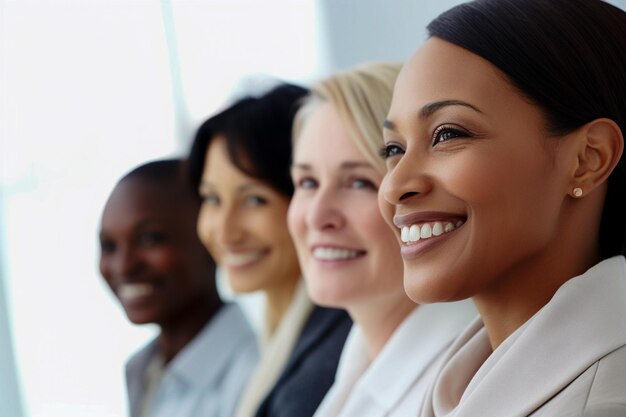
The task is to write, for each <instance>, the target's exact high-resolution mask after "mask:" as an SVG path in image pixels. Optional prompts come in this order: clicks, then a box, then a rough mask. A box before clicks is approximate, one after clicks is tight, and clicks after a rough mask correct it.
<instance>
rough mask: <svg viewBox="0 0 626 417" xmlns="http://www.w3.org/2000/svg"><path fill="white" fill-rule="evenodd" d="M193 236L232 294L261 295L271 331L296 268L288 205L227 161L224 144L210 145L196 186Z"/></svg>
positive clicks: (286, 299)
mask: <svg viewBox="0 0 626 417" xmlns="http://www.w3.org/2000/svg"><path fill="white" fill-rule="evenodd" d="M199 192H200V195H201V196H202V198H203V204H202V207H201V209H200V215H199V217H198V225H197V228H198V235H199V236H200V239H201V240H202V242H203V243H204V245H205V246H206V248H207V249H208V250H209V252H210V253H211V255H212V256H213V258H214V259H215V260H216V262H217V263H218V265H220V266H221V267H222V268H224V269H225V270H226V272H227V274H228V279H229V282H230V285H231V287H232V288H233V290H234V291H235V292H238V293H247V292H252V291H257V290H262V291H264V292H265V293H266V295H267V299H268V309H269V310H268V319H269V323H270V328H274V327H275V325H276V324H277V322H278V321H279V320H280V317H282V314H283V313H284V311H285V310H286V309H287V307H288V306H289V303H290V302H291V298H292V295H293V292H294V289H295V286H296V284H297V283H298V280H299V277H300V268H299V266H298V260H297V256H296V252H295V248H294V246H293V242H292V240H291V237H290V236H289V232H288V230H287V208H288V206H289V199H288V198H287V197H286V196H284V195H283V194H281V193H279V192H278V191H276V190H275V189H273V188H272V187H270V186H269V185H268V184H267V183H265V182H263V181H261V180H258V179H256V178H253V177H250V176H248V175H246V174H245V173H243V172H242V171H241V170H239V169H238V168H237V167H236V166H235V165H234V164H233V163H232V162H231V161H230V158H229V156H228V152H227V149H226V142H225V140H224V138H221V137H216V138H215V139H214V140H212V142H211V145H210V146H209V148H208V150H207V154H206V163H205V169H204V172H203V175H202V181H201V185H200V190H199Z"/></svg>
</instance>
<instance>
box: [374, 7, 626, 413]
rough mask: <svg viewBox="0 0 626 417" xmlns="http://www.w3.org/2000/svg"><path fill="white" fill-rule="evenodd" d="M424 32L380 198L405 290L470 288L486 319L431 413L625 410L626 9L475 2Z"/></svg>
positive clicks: (455, 356) (434, 397) (403, 91)
mask: <svg viewBox="0 0 626 417" xmlns="http://www.w3.org/2000/svg"><path fill="white" fill-rule="evenodd" d="M428 29H429V33H430V38H429V39H428V40H427V41H426V42H425V43H424V45H423V46H422V47H421V48H420V49H419V50H418V51H417V53H416V54H415V55H414V56H413V57H412V58H411V59H410V60H409V61H408V62H407V64H406V65H405V66H404V68H403V70H402V71H401V73H400V75H399V77H398V81H397V83H396V87H395V91H394V96H393V100H392V105H391V109H390V111H389V115H388V119H387V121H386V122H385V125H384V136H385V147H384V149H383V152H382V153H383V154H384V158H385V159H386V163H387V171H388V172H387V174H386V177H385V179H384V181H383V184H382V186H381V190H380V194H379V199H380V201H381V203H383V204H381V208H382V210H383V211H384V216H385V217H386V220H387V222H388V223H389V225H390V226H391V227H392V228H393V229H394V230H395V231H396V233H397V237H398V239H399V240H400V241H401V244H402V246H401V254H402V257H403V259H404V267H405V272H404V279H405V288H406V291H407V293H408V294H409V296H410V297H411V298H412V299H413V300H415V301H417V302H419V303H433V302H442V301H454V300H461V299H465V298H470V297H471V298H472V299H473V301H474V303H475V304H476V306H477V308H478V310H479V312H480V315H481V318H480V319H479V320H477V321H476V322H474V323H473V324H472V325H471V326H470V327H469V328H468V329H466V331H465V332H464V333H463V334H462V335H461V336H460V338H459V339H457V341H456V342H455V343H454V344H453V346H452V348H451V349H450V350H449V351H448V353H447V354H446V356H445V357H444V358H443V359H442V368H441V369H440V371H439V373H438V375H437V377H436V380H435V381H434V383H433V384H432V386H431V387H430V390H429V392H428V394H427V396H426V398H425V404H424V407H423V409H422V410H421V414H420V415H422V416H437V417H440V416H455V417H465V416H467V417H470V416H471V417H477V416H480V417H496V416H498V417H501V416H527V415H533V416H535V417H536V416H583V415H584V416H624V415H626V388H625V387H626V262H625V260H624V256H623V254H624V237H625V232H626V216H625V213H626V195H624V194H625V191H626V190H625V175H626V170H625V161H624V156H623V155H624V132H626V13H625V12H624V11H622V10H620V9H618V8H616V7H614V6H611V5H610V4H608V3H604V2H602V1H599V0H478V1H475V2H471V3H467V4H463V5H460V6H457V7H455V8H453V9H451V10H449V11H448V12H446V13H444V14H442V15H441V16H439V17H438V18H436V19H435V20H434V21H433V22H431V23H430V25H429V27H428ZM388 204H391V208H389V206H388ZM437 223H446V224H448V223H450V224H452V225H453V226H452V227H450V228H448V229H449V230H443V231H441V230H438V233H435V231H434V225H436V224H437Z"/></svg>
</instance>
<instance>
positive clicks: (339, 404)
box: [315, 301, 477, 417]
mask: <svg viewBox="0 0 626 417" xmlns="http://www.w3.org/2000/svg"><path fill="white" fill-rule="evenodd" d="M476 315H477V313H476V310H475V308H474V305H473V304H472V303H471V302H470V301H462V302H456V303H447V304H431V305H421V306H419V307H417V308H416V309H415V310H413V312H411V314H409V315H408V316H407V317H406V318H405V319H404V321H403V322H402V323H401V324H400V326H398V328H397V329H396V330H395V332H394V333H393V334H392V335H391V337H390V339H389V340H388V341H387V343H386V344H385V346H384V347H383V349H382V351H381V352H380V353H379V354H378V356H376V358H375V359H374V360H373V361H370V359H369V355H368V351H367V346H366V343H365V339H364V337H363V333H362V331H361V329H360V328H359V326H358V325H357V324H355V325H354V326H353V328H352V330H351V331H350V334H349V335H348V339H347V341H346V345H345V346H344V349H343V351H342V353H341V359H340V361H339V367H338V369H337V376H336V379H335V384H334V385H333V386H332V388H331V389H330V391H329V392H328V394H327V395H326V397H325V398H324V400H323V402H322V404H321V405H320V407H319V408H318V410H317V411H316V413H315V417H331V416H332V417H335V416H341V417H348V416H353V417H379V416H398V417H406V416H410V415H415V414H416V410H419V408H420V405H421V402H422V399H423V397H424V393H425V392H426V389H427V387H428V382H429V381H430V380H431V379H432V378H433V377H434V376H435V374H434V371H435V370H436V369H437V368H438V367H437V366H436V365H435V363H436V362H437V358H438V357H439V356H441V354H442V353H443V352H444V351H445V349H446V348H447V347H448V346H449V345H450V343H451V342H452V341H453V340H454V338H455V337H456V336H457V335H458V334H459V332H460V331H461V330H462V329H463V328H464V327H465V326H467V324H468V323H469V322H470V321H471V320H472V319H473V318H474V317H476Z"/></svg>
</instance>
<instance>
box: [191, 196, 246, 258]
mask: <svg viewBox="0 0 626 417" xmlns="http://www.w3.org/2000/svg"><path fill="white" fill-rule="evenodd" d="M243 229H244V227H243V225H242V223H241V219H240V216H239V215H238V214H237V212H236V210H235V208H232V207H227V206H225V205H222V206H220V207H219V209H217V210H215V209H213V210H205V209H204V208H203V209H201V210H200V215H199V216H198V223H197V231H198V236H199V237H200V240H201V241H202V243H203V244H204V245H205V246H206V247H207V248H209V247H211V246H215V245H216V244H217V245H219V246H226V247H228V246H233V245H237V244H238V243H239V242H241V240H242V239H243V237H244V231H243Z"/></svg>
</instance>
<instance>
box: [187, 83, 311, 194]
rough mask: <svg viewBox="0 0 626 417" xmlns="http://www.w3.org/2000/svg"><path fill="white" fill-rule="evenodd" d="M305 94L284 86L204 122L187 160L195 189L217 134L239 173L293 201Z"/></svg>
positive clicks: (249, 98) (240, 102) (235, 105)
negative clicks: (295, 136) (295, 141)
mask: <svg viewBox="0 0 626 417" xmlns="http://www.w3.org/2000/svg"><path fill="white" fill-rule="evenodd" d="M306 94H308V90H306V89H305V88H302V87H299V86H296V85H292V84H281V85H279V86H277V87H275V88H273V89H272V90H270V91H269V92H267V93H266V94H264V95H262V96H260V97H246V98H243V99H240V100H238V101H237V102H235V103H234V104H232V105H231V106H230V107H228V108H226V109H225V110H223V111H221V112H220V113H218V114H216V115H215V116H212V117H211V118H209V119H208V120H207V121H205V122H204V123H203V124H202V125H201V126H200V128H199V129H198V131H197V133H196V137H195V139H194V142H193V144H192V146H191V151H190V153H189V156H188V172H189V178H190V180H191V182H192V184H193V186H194V187H195V188H196V190H197V189H198V186H199V185H200V180H201V178H202V172H203V171H204V163H205V155H206V151H207V149H208V148H209V145H210V143H211V141H212V140H213V139H214V138H215V136H216V135H223V136H224V138H225V140H226V146H227V149H228V155H229V158H230V160H231V162H232V163H233V164H234V165H235V166H236V167H237V168H238V169H239V170H241V171H242V172H244V173H245V174H247V175H250V176H252V177H254V178H257V179H260V180H263V181H266V182H267V183H268V185H270V186H271V187H272V188H274V189H276V190H277V191H278V192H280V193H282V194H284V195H285V196H287V197H291V196H292V195H293V183H292V182H291V176H290V173H289V170H290V167H291V149H292V145H291V129H292V125H293V119H294V116H295V113H296V110H297V104H298V102H299V100H300V99H302V98H303V97H304V96H306Z"/></svg>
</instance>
